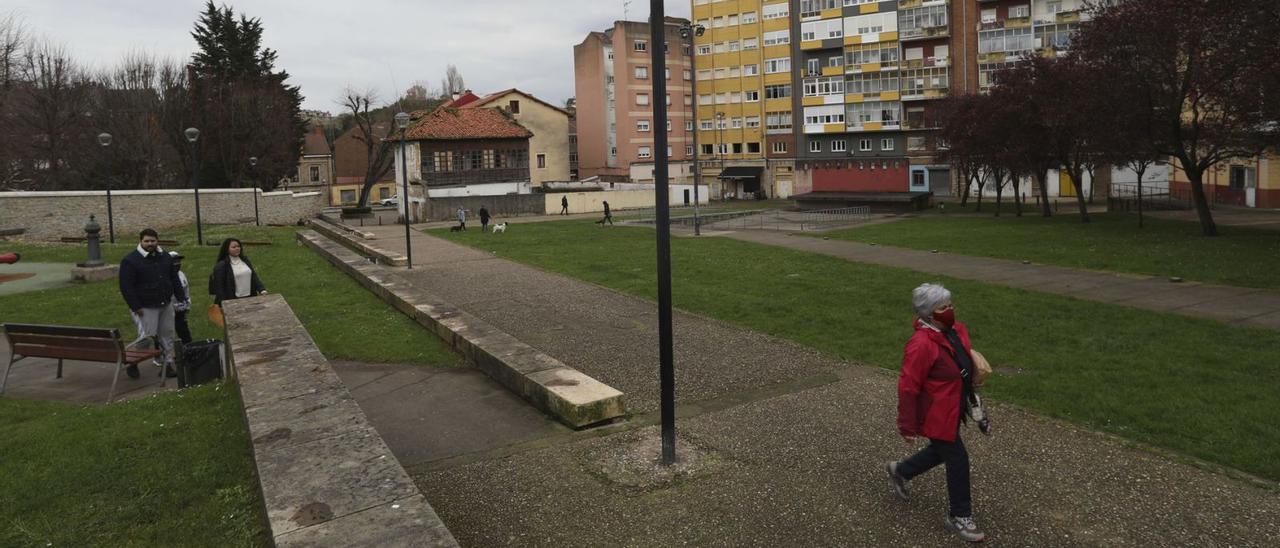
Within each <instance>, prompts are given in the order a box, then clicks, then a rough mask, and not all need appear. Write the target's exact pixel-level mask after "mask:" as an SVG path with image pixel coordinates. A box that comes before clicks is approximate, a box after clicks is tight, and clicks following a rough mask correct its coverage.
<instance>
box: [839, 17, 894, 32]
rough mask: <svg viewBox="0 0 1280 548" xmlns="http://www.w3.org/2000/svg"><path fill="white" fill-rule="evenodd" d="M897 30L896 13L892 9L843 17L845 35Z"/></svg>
mask: <svg viewBox="0 0 1280 548" xmlns="http://www.w3.org/2000/svg"><path fill="white" fill-rule="evenodd" d="M896 30H898V14H897V13H895V12H892V11H887V12H882V13H870V14H867V15H855V16H853V17H846V18H845V19H844V34H845V35H846V36H854V35H863V34H876V33H881V32H894V31H896Z"/></svg>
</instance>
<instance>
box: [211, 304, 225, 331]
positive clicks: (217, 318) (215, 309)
mask: <svg viewBox="0 0 1280 548" xmlns="http://www.w3.org/2000/svg"><path fill="white" fill-rule="evenodd" d="M209 323H211V324H213V325H216V326H218V327H226V326H227V321H226V318H223V317H222V307H221V306H218V305H216V304H211V305H209Z"/></svg>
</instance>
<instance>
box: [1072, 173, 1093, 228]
mask: <svg viewBox="0 0 1280 548" xmlns="http://www.w3.org/2000/svg"><path fill="white" fill-rule="evenodd" d="M1069 175H1071V185H1072V186H1074V187H1076V205H1077V206H1079V207H1080V222H1082V223H1087V222H1089V206H1087V205H1085V203H1084V183H1082V182H1081V181H1080V179H1081V178H1082V177H1083V175H1084V174H1083V173H1082V172H1081V170H1070V171H1069Z"/></svg>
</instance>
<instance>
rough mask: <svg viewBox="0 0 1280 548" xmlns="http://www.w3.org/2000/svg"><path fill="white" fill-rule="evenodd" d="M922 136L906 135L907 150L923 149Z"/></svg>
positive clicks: (923, 141) (924, 146) (923, 140)
mask: <svg viewBox="0 0 1280 548" xmlns="http://www.w3.org/2000/svg"><path fill="white" fill-rule="evenodd" d="M925 148H927V147H926V145H925V139H924V137H907V150H925Z"/></svg>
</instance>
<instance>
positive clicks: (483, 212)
mask: <svg viewBox="0 0 1280 548" xmlns="http://www.w3.org/2000/svg"><path fill="white" fill-rule="evenodd" d="M480 222H481V223H482V224H489V210H487V209H485V208H483V207H482V208H480Z"/></svg>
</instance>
